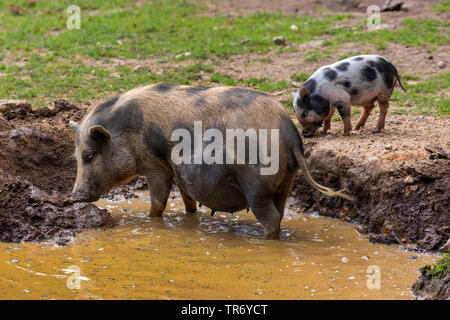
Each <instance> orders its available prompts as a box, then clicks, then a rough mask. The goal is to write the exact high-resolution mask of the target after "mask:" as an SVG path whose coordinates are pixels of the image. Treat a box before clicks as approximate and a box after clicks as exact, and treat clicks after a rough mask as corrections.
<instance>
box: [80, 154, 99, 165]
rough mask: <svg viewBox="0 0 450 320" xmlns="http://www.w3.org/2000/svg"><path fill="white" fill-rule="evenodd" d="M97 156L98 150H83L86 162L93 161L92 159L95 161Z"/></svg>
mask: <svg viewBox="0 0 450 320" xmlns="http://www.w3.org/2000/svg"><path fill="white" fill-rule="evenodd" d="M96 156H97V152H95V151H92V152H86V153H84V152H83V157H82V158H83V162H84V163H86V164H89V163H91V162H92V161H94V159H95V157H96Z"/></svg>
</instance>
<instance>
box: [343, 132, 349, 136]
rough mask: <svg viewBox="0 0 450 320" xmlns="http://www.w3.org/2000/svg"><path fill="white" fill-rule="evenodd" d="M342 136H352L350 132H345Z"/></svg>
mask: <svg viewBox="0 0 450 320" xmlns="http://www.w3.org/2000/svg"><path fill="white" fill-rule="evenodd" d="M342 135H343V136H349V135H350V131H344V133H343V134H342Z"/></svg>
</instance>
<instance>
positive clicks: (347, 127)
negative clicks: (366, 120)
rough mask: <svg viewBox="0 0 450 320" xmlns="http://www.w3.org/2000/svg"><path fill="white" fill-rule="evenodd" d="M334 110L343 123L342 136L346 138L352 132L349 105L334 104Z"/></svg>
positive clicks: (342, 103)
mask: <svg viewBox="0 0 450 320" xmlns="http://www.w3.org/2000/svg"><path fill="white" fill-rule="evenodd" d="M335 106H336V108H337V109H338V111H339V114H340V115H341V118H342V121H343V122H344V136H348V135H349V134H350V131H352V123H351V121H350V105H349V104H348V103H344V102H337V103H335Z"/></svg>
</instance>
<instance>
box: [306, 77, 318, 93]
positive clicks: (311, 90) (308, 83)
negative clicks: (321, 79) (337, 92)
mask: <svg viewBox="0 0 450 320" xmlns="http://www.w3.org/2000/svg"><path fill="white" fill-rule="evenodd" d="M303 86H304V87H306V89H308V91H309V93H311V94H313V93H314V92H315V91H316V80H314V79H309V80H308V81H306V82H305V83H304V84H303Z"/></svg>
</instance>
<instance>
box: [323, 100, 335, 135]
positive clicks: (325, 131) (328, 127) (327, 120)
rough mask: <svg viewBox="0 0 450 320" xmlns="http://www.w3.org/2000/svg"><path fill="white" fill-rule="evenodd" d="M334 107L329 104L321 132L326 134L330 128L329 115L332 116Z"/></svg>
mask: <svg viewBox="0 0 450 320" xmlns="http://www.w3.org/2000/svg"><path fill="white" fill-rule="evenodd" d="M335 109H336V108H335V107H334V106H331V110H330V114H329V116H328V118H326V119H325V123H324V125H323V129H322V133H323V134H326V133H327V132H328V130H330V127H331V117H332V116H333V113H334V110H335Z"/></svg>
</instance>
